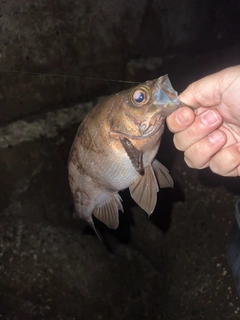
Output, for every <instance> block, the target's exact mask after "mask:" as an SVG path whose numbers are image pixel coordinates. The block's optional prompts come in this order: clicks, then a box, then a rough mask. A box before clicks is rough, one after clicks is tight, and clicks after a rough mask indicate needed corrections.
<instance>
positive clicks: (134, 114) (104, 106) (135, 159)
mask: <svg viewBox="0 0 240 320" xmlns="http://www.w3.org/2000/svg"><path fill="white" fill-rule="evenodd" d="M181 106H182V104H181V102H180V101H179V100H178V97H177V92H176V91H175V90H174V89H173V88H172V85H171V83H170V81H169V78H168V76H167V75H165V76H162V77H160V78H158V79H155V80H151V81H146V82H145V83H143V84H140V85H138V86H136V87H134V88H132V89H129V90H125V91H122V92H120V93H117V94H114V95H112V96H110V97H108V98H106V99H105V100H104V101H102V102H100V103H99V104H98V105H97V106H96V107H95V108H93V110H92V111H91V112H90V113H89V114H88V115H87V116H86V118H85V119H84V121H83V122H82V123H81V125H80V126H79V129H78V132H77V135H76V137H75V140H74V143H73V146H72V148H71V151H70V156H69V162H68V172H69V184H70V189H71V192H72V195H73V199H74V206H75V214H76V215H77V216H79V217H80V218H83V219H85V220H86V221H87V222H88V223H89V224H90V225H91V226H92V227H93V229H94V230H95V231H96V233H97V234H98V232H97V230H96V229H95V226H94V223H93V219H92V215H94V216H95V217H96V218H97V219H99V220H100V221H102V222H103V223H105V224H106V225H107V226H108V227H109V228H113V229H116V228H117V227H118V225H119V220H118V212H119V210H121V211H123V206H122V199H121V197H120V196H119V194H118V192H119V191H120V190H124V189H126V188H129V189H130V194H131V196H132V198H133V199H134V201H135V202H136V203H137V204H138V205H139V206H140V207H141V208H142V209H143V210H145V211H146V213H147V214H148V215H150V214H151V213H152V212H153V210H154V208H155V206H156V202H157V192H158V190H159V187H161V188H165V187H172V186H173V181H172V178H171V176H170V175H169V172H168V170H167V169H166V168H165V167H164V166H163V165H162V164H161V163H160V162H158V161H157V160H156V159H155V156H156V154H157V151H158V149H159V146H160V142H161V136H162V134H163V131H164V122H165V118H166V116H168V115H169V114H171V113H172V112H173V111H175V110H176V109H177V108H179V107H181ZM98 235H99V234H98Z"/></svg>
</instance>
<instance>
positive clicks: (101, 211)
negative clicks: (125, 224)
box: [93, 193, 123, 229]
mask: <svg viewBox="0 0 240 320" xmlns="http://www.w3.org/2000/svg"><path fill="white" fill-rule="evenodd" d="M121 201H122V199H121V197H120V196H119V194H118V193H116V194H114V195H112V196H111V197H110V198H109V199H107V200H106V201H105V202H103V203H102V204H101V205H100V206H98V207H97V208H96V209H95V210H94V211H93V214H94V216H95V217H96V218H97V219H98V220H100V221H102V222H103V223H105V224H106V225H107V226H108V228H111V229H117V227H118V225H119V220H118V210H121V211H122V212H123V207H122V203H121Z"/></svg>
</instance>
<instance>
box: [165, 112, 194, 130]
mask: <svg viewBox="0 0 240 320" xmlns="http://www.w3.org/2000/svg"><path fill="white" fill-rule="evenodd" d="M194 119H195V114H194V112H193V111H192V110H191V109H190V108H187V107H182V108H180V109H178V110H176V111H175V112H173V113H172V114H171V115H170V116H168V117H167V119H166V122H167V126H168V129H169V130H170V131H171V132H173V133H176V132H179V131H182V130H184V129H186V128H187V127H189V126H190V125H191V124H192V123H193V121H194Z"/></svg>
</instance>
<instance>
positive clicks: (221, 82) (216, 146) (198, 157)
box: [167, 65, 240, 176]
mask: <svg viewBox="0 0 240 320" xmlns="http://www.w3.org/2000/svg"><path fill="white" fill-rule="evenodd" d="M179 99H180V100H181V101H182V102H184V103H185V104H186V105H189V106H191V107H192V108H193V109H194V111H193V110H191V109H190V108H187V107H183V108H180V109H178V110H177V111H175V112H174V113H172V114H171V115H170V116H169V117H167V125H168V128H169V130H170V131H172V132H173V133H174V138H173V141H174V144H175V146H176V148H177V149H178V150H181V151H184V159H185V161H186V163H187V165H188V166H189V167H191V168H196V169H203V168H206V167H209V168H210V169H211V171H213V172H214V173H216V174H219V175H221V176H240V65H238V66H235V67H230V68H227V69H224V70H222V71H220V72H217V73H215V74H212V75H209V76H207V77H204V78H202V79H200V80H198V81H196V82H193V83H192V84H190V85H189V86H188V87H187V89H186V90H185V91H184V92H182V93H181V94H180V96H179Z"/></svg>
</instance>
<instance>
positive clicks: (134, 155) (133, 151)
mask: <svg viewBox="0 0 240 320" xmlns="http://www.w3.org/2000/svg"><path fill="white" fill-rule="evenodd" d="M120 141H121V143H122V145H123V147H124V149H125V151H126V152H127V154H128V156H129V158H130V160H131V162H132V164H133V166H134V168H135V169H136V170H137V172H139V173H140V174H141V175H143V174H144V168H143V153H142V151H140V150H138V149H137V148H136V147H135V146H134V145H133V144H132V143H131V141H130V140H128V139H127V138H126V137H123V138H121V137H120Z"/></svg>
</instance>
